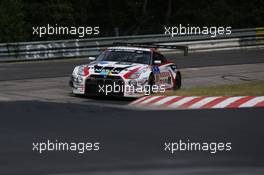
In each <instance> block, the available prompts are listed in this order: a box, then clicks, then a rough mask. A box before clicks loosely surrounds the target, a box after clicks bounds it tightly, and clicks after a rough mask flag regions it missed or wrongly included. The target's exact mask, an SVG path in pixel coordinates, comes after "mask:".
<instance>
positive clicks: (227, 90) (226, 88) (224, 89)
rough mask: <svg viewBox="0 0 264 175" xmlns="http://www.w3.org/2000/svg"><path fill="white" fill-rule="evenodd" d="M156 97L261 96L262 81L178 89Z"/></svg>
mask: <svg viewBox="0 0 264 175" xmlns="http://www.w3.org/2000/svg"><path fill="white" fill-rule="evenodd" d="M156 95H169V96H172V95H177V96H247V95H252V96H262V95H264V81H261V82H251V83H243V84H236V85H220V86H212V87H204V88H190V89H180V90H176V91H166V92H165V93H159V94H156Z"/></svg>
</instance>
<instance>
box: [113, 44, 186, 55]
mask: <svg viewBox="0 0 264 175" xmlns="http://www.w3.org/2000/svg"><path fill="white" fill-rule="evenodd" d="M113 44H114V45H115V46H134V47H143V48H153V49H171V50H183V52H184V56H187V55H188V46H182V45H161V44H154V43H125V42H115V43H113Z"/></svg>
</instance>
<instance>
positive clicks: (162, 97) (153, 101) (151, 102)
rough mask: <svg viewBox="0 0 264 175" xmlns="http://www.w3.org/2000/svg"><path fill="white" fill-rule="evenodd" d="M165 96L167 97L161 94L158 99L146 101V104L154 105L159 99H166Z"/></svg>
mask: <svg viewBox="0 0 264 175" xmlns="http://www.w3.org/2000/svg"><path fill="white" fill-rule="evenodd" d="M164 98H166V97H165V96H159V97H158V98H156V99H154V100H152V101H150V102H148V103H146V104H145V105H146V106H149V105H152V104H154V103H156V102H158V101H160V100H162V99H164Z"/></svg>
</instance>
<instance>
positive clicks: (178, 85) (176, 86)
mask: <svg viewBox="0 0 264 175" xmlns="http://www.w3.org/2000/svg"><path fill="white" fill-rule="evenodd" d="M181 86H182V81H181V73H180V72H177V74H176V78H175V82H174V86H173V90H177V89H180V88H181Z"/></svg>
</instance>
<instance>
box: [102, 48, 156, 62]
mask: <svg viewBox="0 0 264 175" xmlns="http://www.w3.org/2000/svg"><path fill="white" fill-rule="evenodd" d="M150 55H151V54H150V52H148V51H141V50H105V51H104V52H103V53H101V54H100V55H99V56H98V58H97V61H117V62H129V63H140V64H149V63H150V57H151V56H150Z"/></svg>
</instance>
